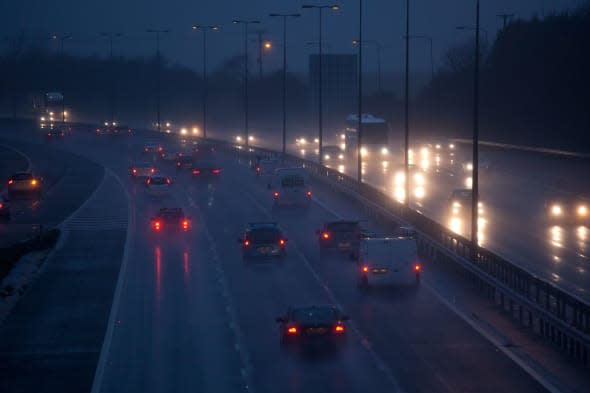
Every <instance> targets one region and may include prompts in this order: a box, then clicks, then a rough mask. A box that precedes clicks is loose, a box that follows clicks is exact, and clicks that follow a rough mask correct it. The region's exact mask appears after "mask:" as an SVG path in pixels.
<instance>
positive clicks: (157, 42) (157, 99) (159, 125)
mask: <svg viewBox="0 0 590 393" xmlns="http://www.w3.org/2000/svg"><path fill="white" fill-rule="evenodd" d="M168 31H169V30H162V29H148V30H146V32H147V33H154V34H156V62H157V63H156V70H157V71H156V72H157V75H156V117H157V119H156V121H157V123H156V124H157V127H158V132H160V131H161V124H160V123H161V122H160V83H161V81H160V72H161V71H160V64H161V61H160V34H161V33H168Z"/></svg>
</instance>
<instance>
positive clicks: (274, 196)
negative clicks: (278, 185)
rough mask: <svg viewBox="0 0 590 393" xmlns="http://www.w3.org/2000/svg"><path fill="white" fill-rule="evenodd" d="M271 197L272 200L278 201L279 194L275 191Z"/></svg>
mask: <svg viewBox="0 0 590 393" xmlns="http://www.w3.org/2000/svg"><path fill="white" fill-rule="evenodd" d="M272 196H273V198H274V199H279V196H280V194H279V193H278V192H277V191H275V192H273V194H272Z"/></svg>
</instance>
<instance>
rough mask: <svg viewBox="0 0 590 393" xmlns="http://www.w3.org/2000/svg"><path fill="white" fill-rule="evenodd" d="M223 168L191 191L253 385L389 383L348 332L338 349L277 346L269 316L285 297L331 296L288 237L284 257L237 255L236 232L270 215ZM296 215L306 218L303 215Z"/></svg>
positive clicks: (308, 387)
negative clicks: (214, 251) (221, 273)
mask: <svg viewBox="0 0 590 393" xmlns="http://www.w3.org/2000/svg"><path fill="white" fill-rule="evenodd" d="M224 168H225V169H224V172H225V173H224V175H223V178H222V179H220V181H219V182H218V183H215V184H209V185H208V184H203V182H199V183H197V184H195V185H194V186H193V187H190V188H189V192H190V193H191V195H193V196H194V198H195V201H196V203H197V204H198V205H199V206H200V207H201V209H202V211H203V215H204V216H205V220H206V224H207V225H208V227H209V228H210V231H211V234H212V236H213V238H214V239H216V247H217V248H218V250H219V253H220V259H221V261H223V265H224V270H225V272H226V275H227V277H228V282H229V284H230V290H231V292H232V295H233V298H234V299H235V306H236V313H237V315H238V320H239V324H240V328H241V330H242V332H243V338H244V345H245V347H246V348H247V351H248V354H249V358H250V361H251V363H252V372H253V375H252V381H253V387H254V390H255V391H260V392H275V391H286V392H300V391H334V392H338V391H346V392H355V391H358V392H361V391H395V389H393V390H392V385H391V383H390V382H389V381H388V380H387V378H386V377H385V375H383V372H382V371H380V370H379V369H378V367H377V366H376V365H375V362H374V360H373V359H372V358H371V355H370V353H369V352H368V351H367V350H366V349H364V348H363V346H362V345H361V343H360V342H359V341H358V340H357V339H356V338H355V337H354V335H353V334H349V337H348V340H347V342H346V343H345V345H344V346H343V348H341V350H340V351H338V350H336V351H330V350H328V351H327V352H319V353H313V352H312V353H305V352H304V353H300V352H297V351H293V352H290V351H285V350H283V349H281V346H280V335H279V330H278V326H277V325H276V323H275V318H276V317H277V316H280V315H283V314H284V313H285V311H286V310H287V307H288V306H289V305H300V304H304V305H305V304H314V303H320V304H329V303H331V301H330V299H329V297H327V296H326V294H325V292H324V290H323V288H322V287H321V285H319V284H318V283H317V282H315V281H314V279H313V276H312V275H311V274H310V272H309V271H308V270H307V269H306V268H305V267H303V266H302V261H301V258H300V255H299V253H298V252H297V251H295V250H294V249H293V248H292V247H291V246H290V245H289V246H288V251H287V256H286V258H285V260H284V261H282V262H280V261H277V260H275V261H254V260H250V261H246V262H244V261H243V260H242V255H241V245H240V244H237V239H238V237H239V236H240V234H241V233H242V232H243V230H244V228H245V225H246V223H247V222H250V221H261V220H263V221H269V219H272V217H269V215H268V212H266V211H264V210H260V209H259V208H258V206H257V205H256V204H255V203H253V202H252V201H250V197H249V196H248V195H246V193H245V192H244V191H242V192H241V193H240V194H239V198H238V197H237V194H236V189H238V187H239V186H238V184H239V183H237V179H236V174H232V173H229V174H228V173H227V172H228V171H232V170H233V169H234V168H232V167H227V166H225V167H224ZM238 176H239V175H238ZM268 202H270V199H268ZM309 214H311V215H313V214H314V212H312V211H310V212H309ZM300 219H301V220H302V222H305V220H306V218H305V217H301V218H300ZM288 243H289V241H288Z"/></svg>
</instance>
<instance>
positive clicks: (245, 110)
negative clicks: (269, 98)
mask: <svg viewBox="0 0 590 393" xmlns="http://www.w3.org/2000/svg"><path fill="white" fill-rule="evenodd" d="M232 23H233V24H240V23H241V24H243V25H244V136H245V137H246V142H245V143H246V150H248V146H249V142H250V141H249V139H250V138H249V135H248V115H249V113H248V26H249V25H250V24H259V23H260V21H258V20H241V19H234V20H233V21H232Z"/></svg>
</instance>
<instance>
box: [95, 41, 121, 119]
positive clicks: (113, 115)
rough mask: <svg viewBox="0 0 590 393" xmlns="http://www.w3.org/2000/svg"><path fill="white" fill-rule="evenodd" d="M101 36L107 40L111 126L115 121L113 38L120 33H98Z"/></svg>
mask: <svg viewBox="0 0 590 393" xmlns="http://www.w3.org/2000/svg"><path fill="white" fill-rule="evenodd" d="M100 35H101V36H103V37H106V38H108V40H109V63H110V64H111V78H110V79H111V80H110V82H111V83H110V92H109V93H110V94H109V101H110V105H109V106H110V112H111V116H110V117H111V125H112V124H113V123H114V121H115V75H114V74H115V70H114V68H115V63H114V58H113V38H115V37H121V35H122V34H121V33H100Z"/></svg>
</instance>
